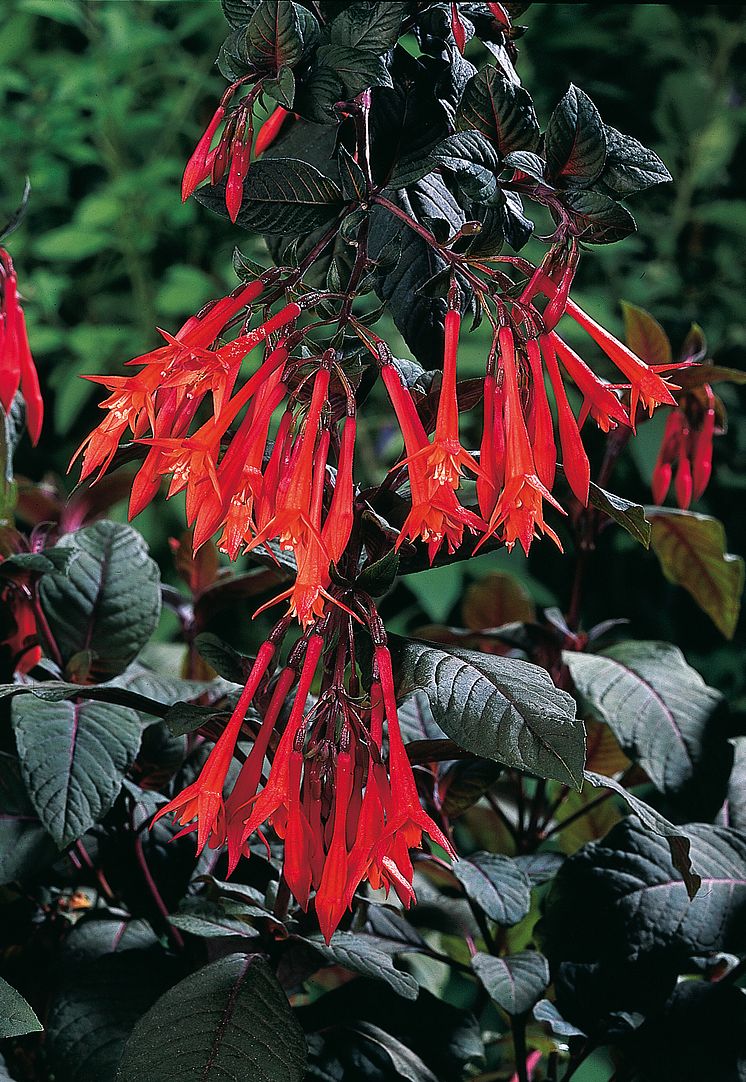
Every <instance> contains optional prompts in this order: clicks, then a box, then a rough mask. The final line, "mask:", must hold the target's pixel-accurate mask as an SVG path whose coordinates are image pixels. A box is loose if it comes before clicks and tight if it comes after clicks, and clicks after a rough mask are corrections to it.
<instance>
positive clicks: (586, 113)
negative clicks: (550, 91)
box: [516, 83, 606, 188]
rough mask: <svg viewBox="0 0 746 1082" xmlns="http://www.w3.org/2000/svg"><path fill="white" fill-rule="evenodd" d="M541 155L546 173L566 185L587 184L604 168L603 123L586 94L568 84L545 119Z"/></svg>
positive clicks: (604, 138)
mask: <svg viewBox="0 0 746 1082" xmlns="http://www.w3.org/2000/svg"><path fill="white" fill-rule="evenodd" d="M516 149H518V148H516ZM521 149H522V148H521ZM528 149H529V150H530V149H532V148H531V147H529V148H528ZM544 154H545V157H546V160H547V166H548V169H549V176H550V177H552V178H553V179H557V180H558V179H561V180H562V181H563V182H564V183H565V184H566V185H568V186H570V187H572V186H580V187H584V188H585V187H588V185H589V184H591V183H592V182H593V181H594V180H595V179H596V177H597V176H599V174H600V173H601V170H602V169H603V167H604V163H605V161H606V132H605V129H604V123H603V121H602V120H601V117H600V116H599V113H598V109H597V108H596V106H595V105H594V104H593V102H592V101H591V99H590V98H589V97H588V95H587V94H586V93H585V92H584V91H582V90H580V89H579V88H578V87H576V86H573V85H572V83H571V84H570V88H569V90H568V91H567V93H566V94H565V95H564V97H563V98H562V99H561V101H560V102H559V104H558V105H557V107H556V109H555V110H554V112H553V113H552V115H551V117H550V118H549V124H548V125H547V130H546V134H545V136H544Z"/></svg>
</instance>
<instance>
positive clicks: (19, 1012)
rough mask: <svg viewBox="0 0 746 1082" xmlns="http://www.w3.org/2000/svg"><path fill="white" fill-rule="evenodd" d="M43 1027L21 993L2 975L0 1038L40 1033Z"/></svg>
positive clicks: (0, 980)
mask: <svg viewBox="0 0 746 1082" xmlns="http://www.w3.org/2000/svg"><path fill="white" fill-rule="evenodd" d="M43 1029H44V1026H43V1025H42V1024H41V1022H40V1021H39V1019H38V1018H37V1017H36V1015H35V1014H34V1012H33V1011H32V1009H31V1007H30V1006H29V1004H28V1003H27V1002H26V1000H25V999H24V998H23V996H22V995H21V993H20V992H16V990H15V988H14V987H13V986H12V985H10V984H8V982H7V981H4V980H3V979H2V977H0V1039H2V1038H4V1037H22V1036H23V1034H24V1033H40V1032H41V1031H42V1030H43Z"/></svg>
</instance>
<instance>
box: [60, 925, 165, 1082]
mask: <svg viewBox="0 0 746 1082" xmlns="http://www.w3.org/2000/svg"><path fill="white" fill-rule="evenodd" d="M174 968H175V967H174V965H173V962H172V960H169V959H167V958H166V957H164V951H163V949H162V948H160V947H156V948H152V949H150V950H125V951H122V952H121V953H119V952H118V953H115V954H108V955H104V956H103V957H99V958H93V959H89V960H85V961H74V962H73V961H72V960H70V959H68V960H67V962H66V964H65V966H64V968H63V969H62V972H61V981H60V987H59V988H58V989H57V990H56V992H55V995H54V998H53V1000H52V1005H51V1009H50V1012H49V1020H48V1023H47V1028H48V1035H47V1041H48V1044H47V1047H48V1050H49V1057H50V1060H51V1062H52V1064H53V1065H54V1069H55V1077H56V1078H60V1079H62V1078H64V1079H65V1082H114V1078H115V1077H116V1070H117V1066H118V1064H119V1060H120V1057H121V1055H122V1049H123V1048H124V1044H125V1041H126V1040H127V1038H128V1036H129V1035H130V1033H131V1032H132V1027H133V1026H134V1024H135V1022H136V1021H137V1019H138V1018H139V1017H140V1016H141V1015H142V1014H143V1012H144V1011H146V1010H147V1009H148V1008H149V1007H150V1005H151V1004H152V1003H153V1001H154V1000H155V999H156V998H157V997H158V996H159V995H160V994H161V992H163V990H164V989H165V988H167V987H168V985H169V984H170V983H171V981H172V980H173V978H174V975H175V974H174ZM172 1077H173V1076H172ZM146 1078H149V1075H148V1074H147V1071H145V1072H143V1074H142V1075H141V1079H140V1082H145V1080H146Z"/></svg>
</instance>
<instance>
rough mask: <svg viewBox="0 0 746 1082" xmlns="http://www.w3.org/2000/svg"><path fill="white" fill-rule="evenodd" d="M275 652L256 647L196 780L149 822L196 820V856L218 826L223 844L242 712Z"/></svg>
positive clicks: (268, 645)
mask: <svg viewBox="0 0 746 1082" xmlns="http://www.w3.org/2000/svg"><path fill="white" fill-rule="evenodd" d="M275 649H276V647H275V644H274V643H273V642H271V641H267V642H265V643H263V645H262V646H261V647H260V649H259V652H258V653H257V656H256V661H255V662H254V665H253V667H252V670H251V673H250V674H249V678H248V680H247V682H246V686H245V688H244V690H243V691H242V693H241V695H240V697H239V700H238V702H237V703H236V707H235V710H234V711H233V713H232V714H231V717H230V720H229V722H228V724H227V725H226V727H225V729H224V730H223V732H222V733H221V735H220V739H219V740H218V741H217V743H216V744H215V747H214V748H213V749H212V751H211V752H210V755H209V756H208V759H207V762H206V763H205V765H204V766H203V767H202V770H201V771H200V773H199V777H198V778H197V780H196V781H194V782H192V784H191V785H188V786H187V787H186V789H184V790H182V792H181V793H179V794H178V796H176V797H174V799H173V800H170V801H169V802H168V803H167V804H165V805H164V807H162V808H160V809H159V811H158V812H157V813H156V815H155V818H154V819H153V822H154V823H155V822H157V820H158V819H160V818H161V817H162V816H164V815H167V814H168V813H169V812H173V813H174V814H177V813H178V816H177V821H178V822H179V823H181V824H182V825H188V824H190V823H192V822H193V821H194V820H196V822H197V851H198V852H201V851H202V850H203V849H204V847H205V845H206V844H207V842H208V841H209V840H210V836H211V835H212V833H213V831H214V830H215V829H216V827H220V826H221V825H222V827H223V829H222V830H221V831H220V835H219V842H220V843H222V841H223V838H224V829H225V828H224V824H221V820H224V815H225V805H224V801H223V789H224V787H225V779H226V776H227V774H228V769H229V767H230V764H231V760H232V758H233V752H234V750H235V747H236V743H237V741H238V737H239V733H240V732H241V727H242V725H243V723H244V719H245V717H246V711H247V710H248V708H249V706H250V705H251V701H252V699H253V698H254V695H255V694H256V691H257V688H258V687H259V684H260V682H261V680H262V679H263V677H264V675H265V673H266V672H267V669H268V668H269V666H270V664H271V662H272V659H273V658H274V655H275Z"/></svg>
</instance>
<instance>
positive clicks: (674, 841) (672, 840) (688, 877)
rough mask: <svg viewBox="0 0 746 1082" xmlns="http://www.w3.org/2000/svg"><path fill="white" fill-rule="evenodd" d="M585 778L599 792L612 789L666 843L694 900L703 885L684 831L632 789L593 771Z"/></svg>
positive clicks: (585, 773) (585, 775)
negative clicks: (694, 865) (695, 869)
mask: <svg viewBox="0 0 746 1082" xmlns="http://www.w3.org/2000/svg"><path fill="white" fill-rule="evenodd" d="M584 777H585V780H586V781H588V782H590V784H591V785H593V786H594V787H595V788H597V789H599V788H600V789H613V791H614V792H615V793H618V795H619V796H620V797H622V798H623V800H624V801H626V803H627V804H628V806H629V807H630V808H631V809H632V811H633V813H634V814H635V815H636V816H637V818H638V819H639V820H640V822H641V823H642V824H643V826H645V827H647V829H648V830H652V831H653V833H654V834H660V836H661V837H662V838H665V839H666V841H667V842H668V848H669V849H670V850H671V862H672V864H673V866H674V868H676V870H677V871H678V872H679V873H680V874H681V877H682V879H683V880H684V883H685V885H686V889H687V892H688V894H689V897H690V898H693V897H694V895H695V894H696V893H697V891H698V890H699V888H700V886H701V885H702V880H701V879H700V877H699V875H698V874H697V872H696V871H694V870H693V869H692V863H691V858H690V856H689V851H690V848H691V842H690V840H689V838H688V837H687V835H686V831H685V830H684V828H682V827H676V826H674V825H673V823H669V821H668V819H666V818H665V817H664V816H662V815H661V813H660V812H658V811H656V810H655V808H651V807H650V805H649V804H646V803H645V801H644V800H640V798H639V797H637V796H635V795H634V793H630V791H629V789H625V788H623V786H621V785H620V784H619V782H617V781H614V779H613V778H605V777H604V776H603V775H602V774H595V773H594V772H593V771H592V770H586V771H584Z"/></svg>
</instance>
